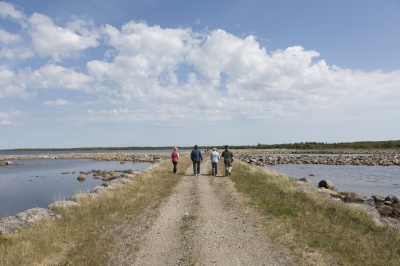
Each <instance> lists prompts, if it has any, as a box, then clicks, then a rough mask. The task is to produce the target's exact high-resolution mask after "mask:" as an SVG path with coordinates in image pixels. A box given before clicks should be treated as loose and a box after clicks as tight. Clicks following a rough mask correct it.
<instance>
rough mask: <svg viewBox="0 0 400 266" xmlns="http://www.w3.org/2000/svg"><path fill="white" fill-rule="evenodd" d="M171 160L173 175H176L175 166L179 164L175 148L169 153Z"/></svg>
mask: <svg viewBox="0 0 400 266" xmlns="http://www.w3.org/2000/svg"><path fill="white" fill-rule="evenodd" d="M171 160H172V164H173V165H174V170H173V173H174V174H176V172H177V171H178V169H177V166H178V162H179V152H178V148H177V147H175V148H174V150H173V151H172V153H171Z"/></svg>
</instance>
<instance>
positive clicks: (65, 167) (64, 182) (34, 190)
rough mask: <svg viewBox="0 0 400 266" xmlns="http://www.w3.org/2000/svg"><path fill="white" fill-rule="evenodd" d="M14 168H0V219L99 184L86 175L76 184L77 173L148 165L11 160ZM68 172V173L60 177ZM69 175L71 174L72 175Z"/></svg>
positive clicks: (142, 167)
mask: <svg viewBox="0 0 400 266" xmlns="http://www.w3.org/2000/svg"><path fill="white" fill-rule="evenodd" d="M12 161H13V162H14V163H15V165H7V166H0V218H4V217H7V216H13V215H15V214H17V213H19V212H22V211H24V210H27V209H30V208H34V207H41V208H47V206H48V205H49V204H50V203H52V202H54V201H56V200H65V199H68V198H69V197H70V196H72V195H74V194H76V193H78V192H86V191H88V190H90V189H91V188H93V187H95V186H97V185H100V184H102V183H103V181H102V180H100V179H94V178H93V177H92V175H87V176H86V180H85V181H83V182H79V181H78V180H77V177H78V176H79V175H80V172H81V171H83V172H87V171H90V170H101V171H103V170H108V171H114V170H130V169H134V170H141V169H144V168H146V167H148V166H149V165H151V163H139V162H125V163H124V164H121V163H120V162H119V161H94V160H86V159H57V160H53V159H32V160H12ZM66 172H70V173H69V174H63V173H66ZM72 172H75V173H74V174H73V173H72Z"/></svg>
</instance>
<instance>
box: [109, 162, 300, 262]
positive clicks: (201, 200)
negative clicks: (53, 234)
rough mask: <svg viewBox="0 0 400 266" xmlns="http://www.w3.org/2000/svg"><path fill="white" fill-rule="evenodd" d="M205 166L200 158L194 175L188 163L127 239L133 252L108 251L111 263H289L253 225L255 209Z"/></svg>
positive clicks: (282, 250)
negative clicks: (154, 211) (133, 236)
mask: <svg viewBox="0 0 400 266" xmlns="http://www.w3.org/2000/svg"><path fill="white" fill-rule="evenodd" d="M210 166H211V163H210V161H209V160H204V161H203V163H202V164H201V173H202V175H201V176H197V177H196V176H194V175H193V170H192V167H189V168H188V169H187V170H186V173H185V176H184V177H183V178H182V181H181V182H180V183H179V184H178V186H177V187H176V189H175V191H174V193H173V195H172V196H171V197H170V198H169V199H168V200H167V201H166V202H165V203H164V204H163V205H162V206H161V208H160V209H159V213H158V215H157V216H153V223H152V224H151V225H148V224H149V223H148V222H147V223H146V224H147V225H146V226H147V227H149V228H148V230H145V231H146V232H144V233H142V234H141V236H140V239H137V240H136V241H133V240H132V241H133V242H136V243H137V244H138V246H139V250H138V252H137V256H136V257H130V256H129V255H127V256H125V257H121V256H119V257H114V258H113V259H112V260H111V264H112V265H294V263H293V262H292V260H291V258H290V255H289V252H288V251H287V250H285V249H283V248H282V247H278V246H277V245H276V244H274V243H273V242H272V241H271V239H270V238H269V237H268V236H267V235H266V234H265V233H264V232H263V230H261V229H260V228H259V227H258V224H260V221H259V218H258V216H257V214H256V213H255V212H254V211H253V210H251V209H249V208H248V207H246V205H244V204H243V200H242V199H241V197H240V196H239V195H237V193H236V192H235V190H234V188H233V184H232V182H231V181H230V180H229V179H228V178H227V177H222V176H217V177H214V176H212V175H210V172H211V169H210V168H211V167H210ZM222 172H223V169H219V173H220V174H221V173H222ZM150 218H151V217H149V219H150ZM150 220H151V219H150ZM142 231H143V230H142ZM125 234H128V233H127V232H125ZM137 237H139V236H137ZM125 244H126V241H125ZM129 244H132V243H128V245H129Z"/></svg>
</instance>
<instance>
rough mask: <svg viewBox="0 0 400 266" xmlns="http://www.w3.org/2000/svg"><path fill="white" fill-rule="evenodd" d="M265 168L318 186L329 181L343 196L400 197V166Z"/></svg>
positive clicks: (285, 165) (289, 165)
mask: <svg viewBox="0 0 400 266" xmlns="http://www.w3.org/2000/svg"><path fill="white" fill-rule="evenodd" d="M263 168H264V169H268V170H272V171H275V172H278V173H281V174H284V175H287V176H290V177H293V178H295V179H300V178H302V177H307V178H309V179H311V180H312V181H313V182H314V184H315V185H316V186H317V185H318V183H319V181H321V180H325V179H328V180H330V181H332V183H333V184H334V186H335V190H337V191H339V192H340V191H343V192H345V191H346V192H359V193H361V194H363V195H365V196H367V197H370V196H372V195H380V196H383V197H386V196H388V195H390V194H396V195H400V166H365V165H323V164H276V165H267V166H263Z"/></svg>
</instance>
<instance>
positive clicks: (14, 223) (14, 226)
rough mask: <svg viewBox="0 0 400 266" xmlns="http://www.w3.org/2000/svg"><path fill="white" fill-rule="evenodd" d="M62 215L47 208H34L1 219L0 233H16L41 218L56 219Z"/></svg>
mask: <svg viewBox="0 0 400 266" xmlns="http://www.w3.org/2000/svg"><path fill="white" fill-rule="evenodd" d="M60 218H61V216H60V215H59V214H56V213H54V212H52V211H51V210H49V209H45V208H32V209H29V210H26V211H23V212H21V213H18V214H17V215H15V216H10V217H6V218H3V219H0V235H5V234H9V233H15V232H18V231H20V230H21V229H23V228H26V227H28V226H30V225H32V224H35V223H37V222H38V221H40V220H55V219H60Z"/></svg>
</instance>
